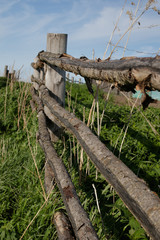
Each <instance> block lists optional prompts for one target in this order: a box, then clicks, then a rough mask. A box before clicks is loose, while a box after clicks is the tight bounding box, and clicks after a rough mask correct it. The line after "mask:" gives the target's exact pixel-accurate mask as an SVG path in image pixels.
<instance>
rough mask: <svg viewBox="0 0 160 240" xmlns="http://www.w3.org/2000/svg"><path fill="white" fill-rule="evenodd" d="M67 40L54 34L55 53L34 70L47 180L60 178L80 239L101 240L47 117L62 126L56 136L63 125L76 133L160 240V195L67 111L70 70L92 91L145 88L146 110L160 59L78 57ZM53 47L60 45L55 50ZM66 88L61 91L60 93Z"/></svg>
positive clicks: (157, 83)
mask: <svg viewBox="0 0 160 240" xmlns="http://www.w3.org/2000/svg"><path fill="white" fill-rule="evenodd" d="M66 41H67V36H66V35H65V34H62V35H61V34H48V36H47V49H48V51H49V52H44V51H42V52H40V53H39V54H38V56H37V57H36V59H35V62H34V63H32V66H33V68H34V75H33V76H32V81H33V82H34V84H33V85H34V88H35V89H36V90H38V92H36V90H35V89H34V88H32V96H33V100H34V101H35V102H36V103H37V108H38V121H39V142H40V144H41V146H42V148H43V149H44V151H45V154H46V163H47V165H48V168H46V169H49V171H47V172H46V175H47V177H48V176H50V177H49V179H50V182H51V181H52V179H53V176H54V177H55V179H56V183H57V185H58V187H59V189H60V192H61V194H62V198H63V201H64V204H65V207H66V210H67V213H68V216H69V219H70V222H71V225H72V227H73V230H74V233H75V236H76V238H77V239H98V237H97V235H96V233H95V231H94V229H93V227H92V225H91V223H90V220H89V218H88V215H87V214H86V213H85V211H84V209H83V208H82V206H81V204H80V201H79V199H78V196H77V194H76V190H75V188H74V186H73V184H72V181H71V179H70V176H69V174H68V173H67V170H66V168H65V166H64V164H63V162H62V160H61V159H59V158H58V156H57V154H56V152H55V150H54V148H53V145H52V143H51V138H50V135H49V132H48V128H47V125H46V116H47V117H48V118H49V119H50V120H52V121H53V122H54V123H56V127H54V126H53V128H52V134H53V133H55V132H56V129H57V126H58V128H61V127H63V128H65V129H67V130H68V131H69V132H71V133H72V134H73V135H74V136H75V137H76V138H77V140H78V142H79V143H80V145H81V146H82V148H83V149H84V151H85V152H86V153H87V155H88V156H89V158H90V160H91V161H92V162H93V163H94V164H95V166H96V167H97V169H98V170H99V171H100V172H101V174H102V175H103V176H104V177H105V179H106V181H107V182H108V183H110V184H111V185H112V186H113V188H114V189H115V191H116V192H117V194H118V195H119V196H120V198H121V199H122V200H123V202H124V203H125V205H126V206H127V207H128V209H129V210H130V211H131V212H132V214H133V215H134V216H135V217H136V218H137V220H138V221H139V222H140V224H141V225H142V226H143V228H144V229H145V230H146V232H147V233H148V235H149V236H150V237H151V238H152V239H154V240H159V239H160V199H159V197H158V196H157V195H155V193H153V192H152V191H151V190H150V189H149V188H148V186H147V185H146V183H145V182H144V181H143V180H142V179H140V178H138V177H137V176H136V175H135V174H134V173H133V172H132V171H131V170H130V169H129V168H128V167H127V166H126V165H125V164H124V163H123V162H122V161H121V160H120V159H118V158H117V157H116V156H115V155H114V154H113V153H112V152H111V151H110V150H109V149H108V148H107V147H106V146H105V145H104V144H103V143H102V142H101V141H100V140H99V139H98V137H96V136H95V135H94V134H93V133H92V132H91V130H90V129H89V128H88V127H87V126H86V125H85V123H83V122H82V121H80V120H79V119H77V118H76V117H75V116H74V115H73V114H71V113H69V112H68V111H66V110H65V109H64V95H65V72H64V70H66V71H69V72H73V73H75V74H79V75H81V76H82V77H84V78H85V80H86V83H87V86H88V89H89V91H90V92H92V91H91V88H92V86H91V84H90V79H96V80H100V81H107V82H110V83H113V84H115V86H117V87H118V88H119V89H121V90H122V91H123V90H124V91H132V92H134V91H135V88H137V89H141V90H142V91H143V92H144V94H145V96H146V97H145V99H144V102H143V104H144V105H145V106H146V104H147V105H148V104H149V103H150V102H152V99H151V98H150V97H149V96H148V95H147V93H146V91H147V90H159V91H160V57H158V56H157V57H155V58H131V59H121V60H115V61H111V60H104V61H102V60H100V59H98V60H97V61H93V60H88V59H87V58H82V59H76V58H74V57H72V56H70V55H67V54H66V53H65V51H66ZM48 44H49V46H48ZM52 44H53V45H54V47H52ZM56 46H57V47H56ZM55 48H56V49H55ZM60 85H61V87H60V89H58V86H60ZM57 89H58V90H57ZM51 92H52V94H51ZM37 93H38V94H37ZM92 93H93V92H92ZM146 99H147V100H146ZM146 101H147V103H146ZM49 131H50V130H49ZM47 165H46V166H47ZM47 189H48V188H47ZM47 191H48V190H47ZM60 239H63V238H62V237H61V238H60Z"/></svg>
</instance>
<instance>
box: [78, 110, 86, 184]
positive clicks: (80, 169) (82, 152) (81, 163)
mask: <svg viewBox="0 0 160 240" xmlns="http://www.w3.org/2000/svg"><path fill="white" fill-rule="evenodd" d="M83 122H84V123H85V107H84V108H83ZM83 162H84V151H83V148H81V153H80V165H79V175H80V177H79V182H80V184H81V181H82V166H83Z"/></svg>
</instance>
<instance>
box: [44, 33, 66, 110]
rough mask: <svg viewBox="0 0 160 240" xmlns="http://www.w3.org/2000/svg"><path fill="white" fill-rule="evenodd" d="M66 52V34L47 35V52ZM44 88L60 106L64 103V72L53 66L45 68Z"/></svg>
mask: <svg viewBox="0 0 160 240" xmlns="http://www.w3.org/2000/svg"><path fill="white" fill-rule="evenodd" d="M66 50H67V34H55V33H48V34H47V51H48V52H51V53H54V54H63V53H66ZM45 85H46V87H47V88H48V89H49V90H50V91H51V92H53V93H54V94H55V95H56V96H57V97H56V98H57V101H58V102H59V103H60V105H62V106H64V103H65V71H64V70H63V69H60V68H58V67H55V66H52V67H50V66H47V73H46V76H45Z"/></svg>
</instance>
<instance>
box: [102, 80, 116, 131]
mask: <svg viewBox="0 0 160 240" xmlns="http://www.w3.org/2000/svg"><path fill="white" fill-rule="evenodd" d="M112 87H113V84H111V86H110V88H109V91H108V94H107V97H106V99H105V105H104V108H103V112H102V114H101V118H100V132H101V128H102V122H103V117H104V113H105V109H106V106H107V103H108V99H109V96H110V93H111V90H112Z"/></svg>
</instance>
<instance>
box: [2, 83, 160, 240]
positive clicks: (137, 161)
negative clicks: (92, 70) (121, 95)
mask: <svg viewBox="0 0 160 240" xmlns="http://www.w3.org/2000/svg"><path fill="white" fill-rule="evenodd" d="M6 87H7V95H8V97H7V102H6V118H5V120H4V104H1V105H0V124H1V125H0V159H1V160H0V202H1V204H0V238H1V239H20V238H21V239H57V235H56V230H55V227H54V225H53V224H52V217H53V214H54V213H55V212H56V211H57V210H59V209H63V210H64V211H65V209H64V205H63V202H62V200H61V197H60V193H59V191H58V189H57V187H56V186H55V187H54V189H53V190H52V193H51V194H50V196H48V197H47V196H46V198H45V197H44V191H43V187H42V185H43V184H44V164H45V156H44V153H43V151H42V150H41V148H40V146H39V144H38V143H37V142H36V132H37V130H38V126H37V114H36V112H32V110H31V107H30V104H29V102H30V99H31V96H30V93H29V88H30V84H28V85H26V84H25V83H21V84H20V83H14V85H13V90H12V92H11V91H10V86H9V84H8V85H6V86H3V87H1V89H0V100H1V102H2V103H4V102H5V93H6ZM66 87H67V91H68V93H69V94H68V97H66V107H67V108H69V109H70V111H71V112H74V113H75V115H76V116H77V117H79V118H80V119H82V120H84V121H85V122H86V123H87V124H88V126H89V125H90V123H92V130H93V132H94V133H95V134H97V124H96V123H97V112H96V111H94V119H95V121H93V122H92V121H91V120H92V118H91V111H90V109H91V106H92V101H93V96H92V95H89V94H88V91H87V89H86V86H85V85H76V84H69V83H67V84H66ZM26 89H27V90H26ZM103 96H104V93H103V92H101V91H100V92H99V115H100V116H101V114H102V113H103V123H102V126H101V131H100V135H99V138H100V140H101V141H103V142H104V143H105V144H106V146H107V147H108V148H110V149H111V150H113V149H114V147H115V143H116V141H117V137H118V135H119V134H120V132H121V128H122V127H123V126H124V124H125V123H128V120H129V116H130V114H131V108H130V107H127V106H123V107H122V106H121V107H118V106H117V105H115V104H114V102H113V100H114V96H112V94H111V95H110V98H109V99H108V98H107V100H108V102H107V105H106V102H105V100H104V98H103ZM20 102H21V105H20V104H19V103H20ZM22 106H23V107H22ZM84 106H85V108H84ZM104 106H105V108H106V109H105V110H106V111H105V112H104ZM20 109H23V110H22V112H23V113H22V114H19V113H20V112H21V110H20ZM92 109H93V108H92ZM144 114H145V116H146V117H147V119H149V121H150V122H151V123H152V124H153V125H155V128H156V131H158V132H160V129H159V117H160V110H159V109H151V108H150V109H148V110H147V111H146V112H145V113H144ZM153 115H154V116H155V115H156V116H157V118H153ZM20 116H21V117H20ZM24 116H25V117H24ZM18 119H19V120H18ZM18 122H19V123H18ZM17 123H18V124H17ZM142 126H143V127H142ZM121 141H122V136H120V139H119V141H118V143H117V145H116V148H115V154H116V155H118V153H119V149H120V143H121ZM55 148H56V150H57V152H58V154H59V156H61V157H62V159H63V161H64V163H65V165H66V167H67V169H68V171H69V172H70V174H71V178H72V180H73V183H74V185H75V187H76V189H77V192H78V195H79V197H80V200H81V202H82V205H83V207H84V208H85V210H86V211H87V212H88V214H89V217H90V219H91V221H92V224H93V226H94V228H95V230H96V231H97V233H98V236H99V238H100V239H102V240H103V239H106V238H107V239H110V240H111V239H113V240H119V239H124V240H125V239H126V240H127V239H147V236H146V234H145V232H144V230H143V229H142V228H141V226H140V224H139V223H138V222H137V221H136V220H135V219H134V217H133V216H132V215H131V213H130V212H129V211H128V210H127V208H126V207H125V206H124V204H123V202H122V201H121V200H120V199H119V197H118V196H117V195H116V194H115V192H114V191H113V189H112V187H111V186H110V184H107V183H106V181H105V179H104V178H103V176H102V175H101V174H100V173H97V178H96V171H95V167H94V165H93V164H92V163H91V162H90V160H89V159H88V157H87V156H86V154H85V153H84V152H83V164H82V162H81V161H82V160H81V153H82V150H81V149H80V146H79V144H78V142H77V140H76V139H75V138H73V137H72V136H71V135H70V134H69V133H67V132H66V133H65V134H64V136H63V138H62V140H59V141H58V142H57V143H56V144H55ZM158 152H159V136H158V135H155V134H153V132H152V131H151V128H148V124H146V121H145V120H144V118H143V117H142V116H141V115H140V114H139V112H138V111H137V110H136V109H133V111H132V118H131V120H130V125H129V127H128V131H127V135H126V137H125V141H124V143H123V148H122V149H121V159H122V160H123V161H124V162H125V163H126V164H127V165H128V166H129V167H130V168H131V169H132V170H133V171H134V172H135V173H136V174H137V173H138V175H139V176H140V177H142V178H144V179H145V180H146V181H147V183H148V184H149V185H150V187H151V188H152V189H153V190H154V191H156V192H157V193H158V194H159V188H158V182H159V175H160V173H159V172H160V168H159V167H158V164H159V161H160V159H159V153H158ZM69 159H70V160H69ZM35 162H36V165H35ZM71 163H72V164H71ZM80 164H81V167H80ZM79 182H80V183H81V184H79ZM93 186H94V188H93ZM95 189H96V190H95ZM44 198H45V199H44Z"/></svg>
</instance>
